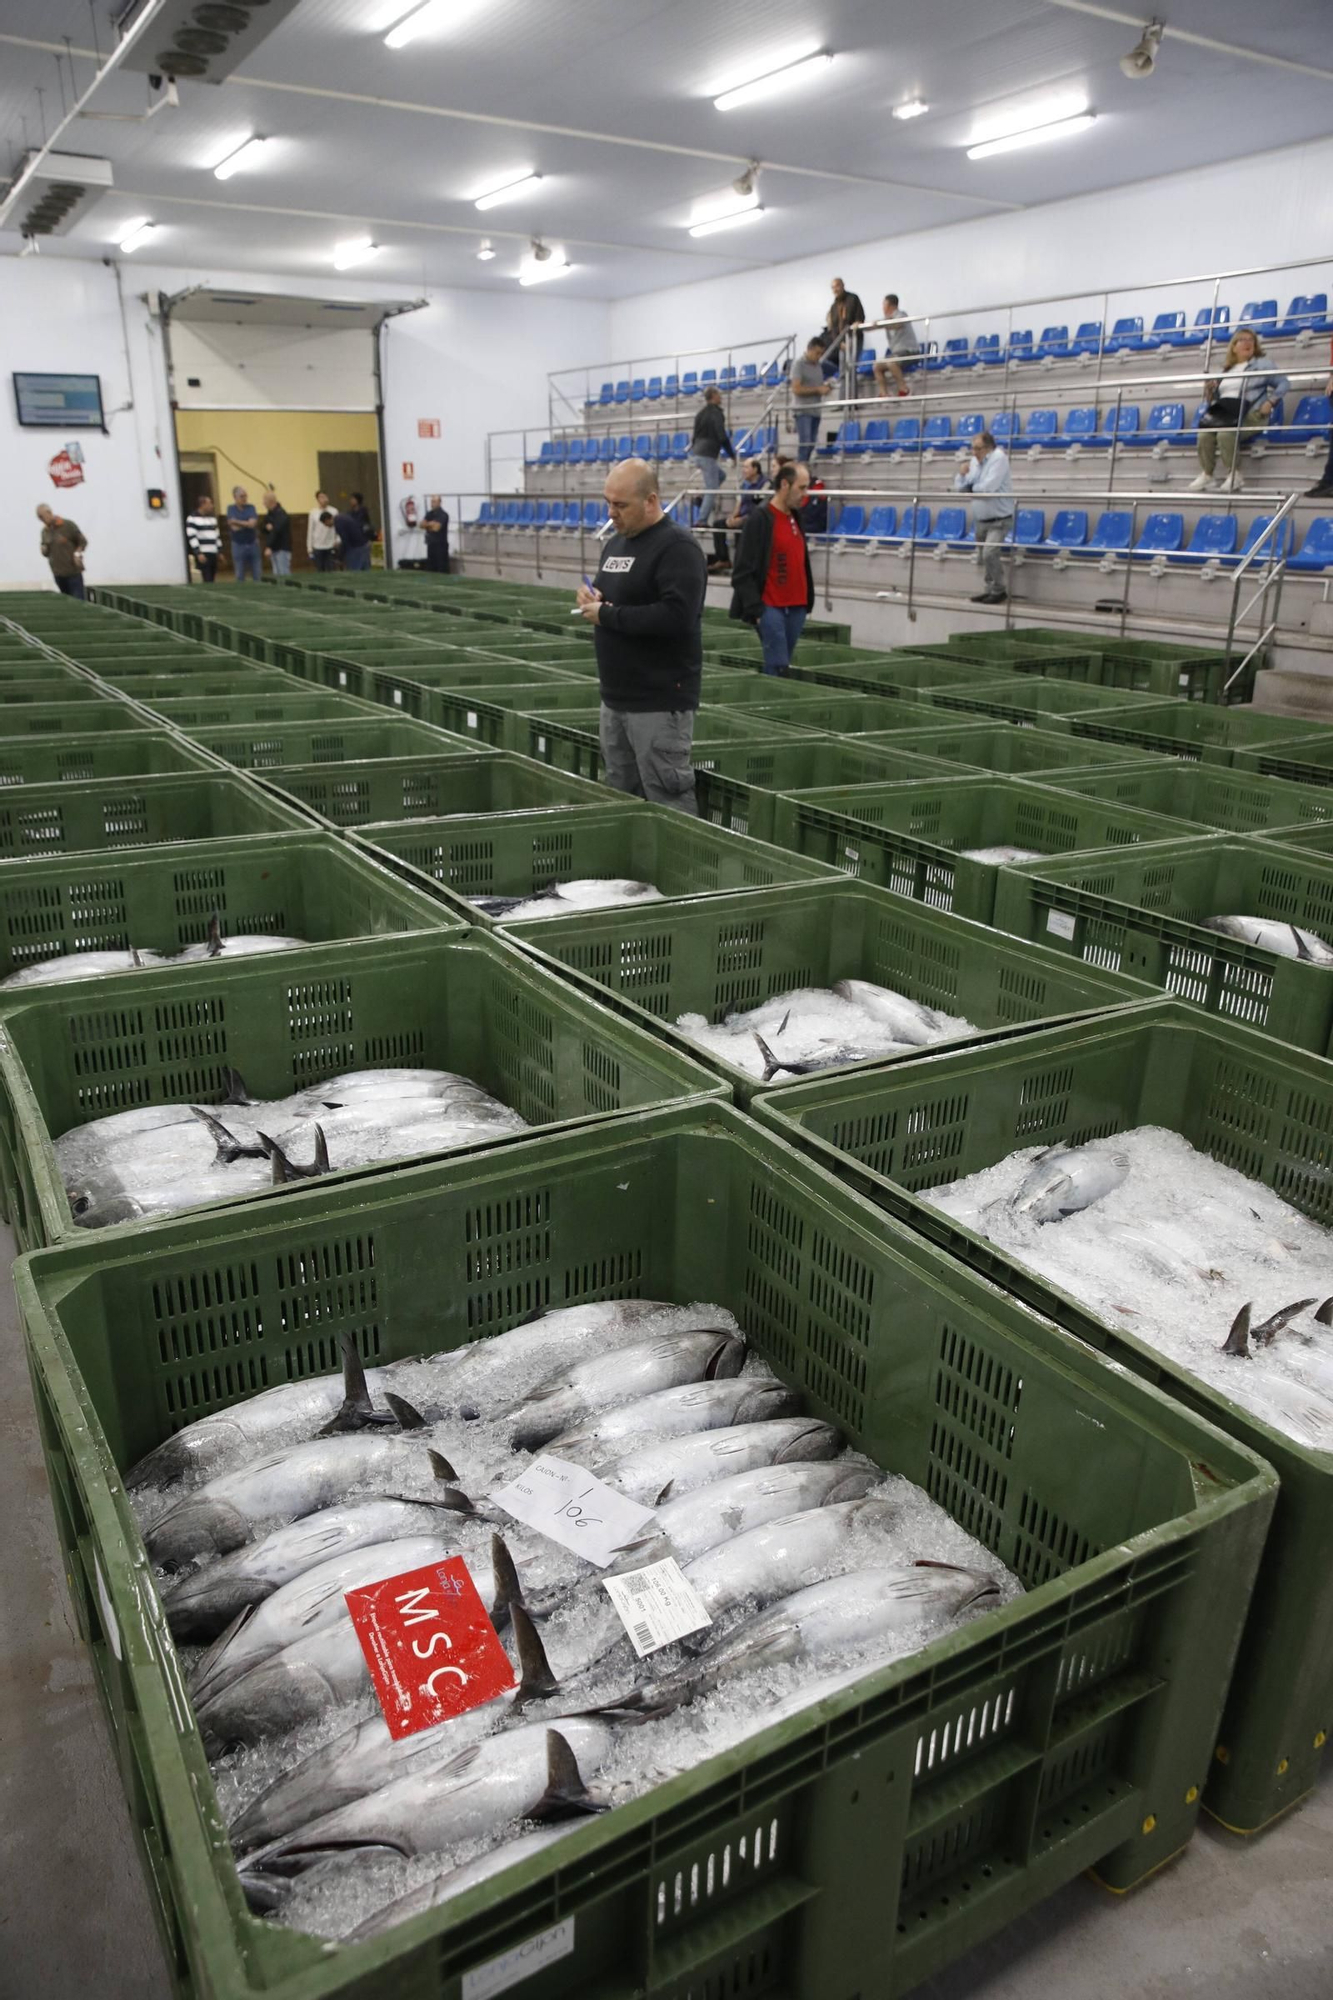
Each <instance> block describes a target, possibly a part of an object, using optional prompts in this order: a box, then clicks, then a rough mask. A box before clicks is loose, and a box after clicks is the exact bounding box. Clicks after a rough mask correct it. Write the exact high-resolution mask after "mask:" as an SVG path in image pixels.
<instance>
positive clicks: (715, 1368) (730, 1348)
mask: <svg viewBox="0 0 1333 2000" xmlns="http://www.w3.org/2000/svg"><path fill="white" fill-rule="evenodd" d="M744 1366H745V1342H744V1341H743V1340H740V1339H738V1338H737V1336H736V1335H735V1334H734V1333H727V1334H723V1336H722V1338H721V1339H720V1340H719V1341H718V1344H717V1346H716V1348H715V1349H714V1350H713V1353H712V1354H711V1355H710V1357H709V1361H708V1366H707V1367H706V1368H705V1369H704V1381H705V1382H730V1381H731V1380H732V1379H733V1377H735V1376H737V1375H739V1374H740V1372H741V1369H742V1368H743V1367H744Z"/></svg>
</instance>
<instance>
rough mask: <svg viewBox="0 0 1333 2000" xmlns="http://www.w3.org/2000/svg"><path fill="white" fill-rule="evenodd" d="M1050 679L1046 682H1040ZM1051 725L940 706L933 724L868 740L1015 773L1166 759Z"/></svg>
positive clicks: (1053, 721)
mask: <svg viewBox="0 0 1333 2000" xmlns="http://www.w3.org/2000/svg"><path fill="white" fill-rule="evenodd" d="M1041 685H1043V686H1044V685H1045V683H1041ZM1045 720H1046V721H1048V722H1050V723H1051V725H1052V726H1051V728H1049V729H1025V728H1015V726H1014V724H1013V723H1012V722H1002V721H1000V720H998V719H997V718H996V717H994V716H984V715H980V714H977V713H975V712H974V713H972V714H971V715H956V716H952V717H948V718H946V717H945V715H944V714H943V713H942V712H941V711H939V710H936V712H935V719H934V721H933V722H931V723H930V724H929V725H928V726H922V727H919V728H916V727H914V728H911V729H895V730H894V731H893V732H892V734H891V735H889V734H881V733H879V732H876V733H875V734H874V735H872V736H869V737H867V738H866V739H865V740H866V741H867V742H868V743H884V744H886V745H892V746H894V747H899V746H900V747H901V748H902V749H904V750H910V751H912V752H913V754H919V755H921V756H927V757H943V758H944V759H945V760H946V762H948V763H951V764H959V765H962V766H964V767H965V768H967V769H975V770H981V771H990V772H993V773H996V774H999V775H1003V776H1005V777H1011V778H1029V777H1032V778H1035V777H1047V776H1049V775H1050V774H1051V773H1053V772H1064V771H1078V770H1086V769H1088V768H1089V767H1094V768H1100V767H1110V766H1114V767H1115V768H1116V769H1117V770H1118V769H1121V768H1122V767H1123V766H1124V765H1126V764H1146V763H1149V762H1153V763H1161V762H1163V761H1164V760H1163V759H1162V758H1161V757H1158V756H1156V754H1155V753H1154V752H1153V751H1152V750H1150V749H1149V748H1148V747H1147V745H1146V744H1145V745H1143V746H1142V747H1141V748H1140V749H1139V750H1137V751H1135V750H1129V749H1126V747H1125V746H1124V745H1123V744H1120V743H1098V742H1095V741H1094V740H1093V739H1092V738H1084V737H1080V736H1071V735H1069V734H1068V733H1067V732H1065V731H1063V730H1062V729H1061V727H1060V723H1061V720H1062V718H1061V717H1060V716H1058V715H1051V716H1047V717H1046V718H1045Z"/></svg>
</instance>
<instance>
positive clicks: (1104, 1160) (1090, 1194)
mask: <svg viewBox="0 0 1333 2000" xmlns="http://www.w3.org/2000/svg"><path fill="white" fill-rule="evenodd" d="M1128 1172H1129V1155H1128V1154H1127V1153H1108V1152H1106V1151H1104V1150H1103V1149H1102V1148H1100V1147H1096V1146H1073V1147H1067V1146H1048V1147H1047V1149H1046V1151H1045V1152H1044V1153H1038V1155H1037V1157H1036V1159H1035V1160H1034V1161H1033V1162H1032V1165H1031V1166H1030V1167H1029V1169H1028V1171H1027V1174H1026V1175H1025V1176H1024V1179H1023V1182H1022V1185H1021V1186H1020V1187H1019V1189H1018V1192H1017V1193H1016V1194H1015V1195H1014V1197H1013V1204H1012V1205H1013V1209H1014V1212H1015V1214H1017V1215H1026V1216H1029V1217H1030V1218H1031V1220H1032V1221H1033V1222H1059V1221H1060V1220H1061V1219H1062V1217H1064V1216H1066V1215H1075V1214H1077V1213H1078V1211H1079V1210H1080V1209H1083V1208H1091V1206H1092V1204H1093V1203H1094V1202H1095V1201H1101V1200H1102V1198H1103V1197H1104V1196H1105V1195H1108V1194H1110V1193H1111V1192H1112V1191H1113V1190H1114V1189H1115V1188H1118V1187H1119V1186H1120V1184H1121V1182H1122V1181H1123V1180H1124V1178H1125V1176H1126V1175H1127V1174H1128Z"/></svg>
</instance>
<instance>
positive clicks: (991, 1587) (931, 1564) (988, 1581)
mask: <svg viewBox="0 0 1333 2000" xmlns="http://www.w3.org/2000/svg"><path fill="white" fill-rule="evenodd" d="M912 1568H913V1569H943V1570H947V1571H948V1572H949V1574H950V1576H970V1577H971V1579H972V1581H973V1583H974V1584H975V1586H976V1588H975V1589H974V1590H973V1591H972V1593H971V1595H970V1596H969V1597H967V1598H965V1599H964V1601H963V1604H962V1605H961V1606H960V1607H959V1608H960V1610H966V1609H967V1606H968V1605H969V1604H976V1603H977V1602H978V1601H979V1599H981V1598H983V1597H998V1596H999V1594H1000V1586H999V1583H998V1582H997V1581H996V1579H995V1578H994V1577H993V1576H987V1575H985V1574H984V1572H983V1571H981V1570H979V1569H969V1568H968V1567H967V1565H966V1564H965V1563H946V1562H938V1561H936V1560H935V1558H934V1557H933V1556H918V1557H917V1559H916V1561H915V1562H914V1563H913V1564H912Z"/></svg>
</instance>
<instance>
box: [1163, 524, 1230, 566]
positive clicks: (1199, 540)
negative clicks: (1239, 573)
mask: <svg viewBox="0 0 1333 2000" xmlns="http://www.w3.org/2000/svg"><path fill="white" fill-rule="evenodd" d="M1239 535H1240V522H1239V521H1238V520H1237V519H1236V517H1235V515H1234V514H1200V516H1199V518H1198V520H1197V521H1196V522H1195V523H1194V533H1193V534H1192V535H1191V536H1190V539H1189V547H1188V548H1185V549H1176V550H1174V551H1173V552H1172V554H1171V555H1170V556H1169V557H1168V561H1170V562H1173V563H1183V564H1186V565H1188V564H1190V563H1194V564H1196V565H1197V564H1199V563H1206V562H1216V561H1218V559H1219V558H1220V557H1222V556H1231V555H1234V554H1235V553H1236V542H1237V540H1238V538H1239Z"/></svg>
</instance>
